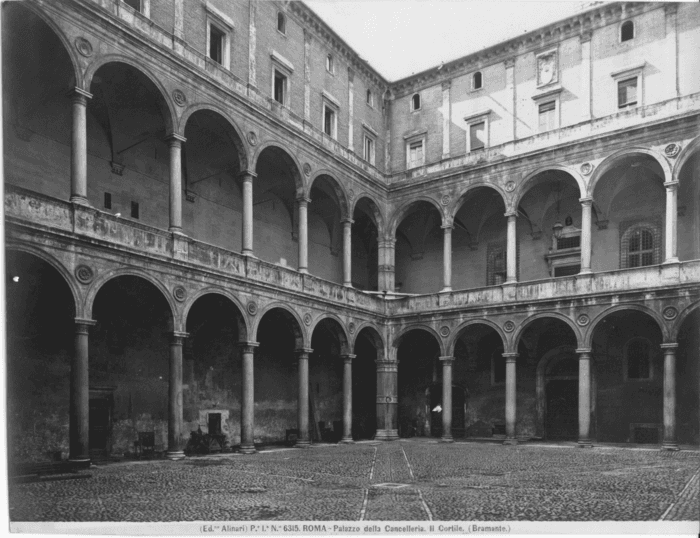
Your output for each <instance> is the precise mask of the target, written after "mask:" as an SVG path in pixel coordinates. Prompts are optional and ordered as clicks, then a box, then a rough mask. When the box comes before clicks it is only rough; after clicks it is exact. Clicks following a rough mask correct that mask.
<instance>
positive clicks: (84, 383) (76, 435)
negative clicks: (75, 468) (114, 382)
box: [68, 318, 96, 467]
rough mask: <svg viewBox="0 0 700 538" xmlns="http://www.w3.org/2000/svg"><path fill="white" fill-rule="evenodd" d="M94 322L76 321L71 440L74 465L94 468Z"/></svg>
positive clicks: (69, 456) (71, 384)
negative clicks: (91, 352)
mask: <svg viewBox="0 0 700 538" xmlns="http://www.w3.org/2000/svg"><path fill="white" fill-rule="evenodd" d="M95 323H96V322H95V321H93V320H91V319H81V318H75V349H74V351H73V360H72V361H71V366H70V411H69V438H70V451H69V454H68V458H69V459H70V461H71V462H73V463H76V464H79V465H84V466H86V467H87V466H88V465H90V382H89V367H88V339H89V338H88V333H89V329H90V327H92V326H93V325H95Z"/></svg>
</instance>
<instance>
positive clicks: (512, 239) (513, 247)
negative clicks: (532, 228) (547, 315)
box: [505, 211, 518, 284]
mask: <svg viewBox="0 0 700 538" xmlns="http://www.w3.org/2000/svg"><path fill="white" fill-rule="evenodd" d="M505 216H506V217H508V235H507V247H506V284H515V283H516V282H517V281H518V250H517V238H516V235H515V234H516V230H515V223H516V220H515V219H516V218H517V216H518V214H517V212H515V211H514V212H509V213H506V215H505Z"/></svg>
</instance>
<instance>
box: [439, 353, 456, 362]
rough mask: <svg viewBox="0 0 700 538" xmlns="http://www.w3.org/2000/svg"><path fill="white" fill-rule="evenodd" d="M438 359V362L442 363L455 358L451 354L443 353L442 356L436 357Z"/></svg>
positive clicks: (452, 360)
mask: <svg viewBox="0 0 700 538" xmlns="http://www.w3.org/2000/svg"><path fill="white" fill-rule="evenodd" d="M438 358H439V359H440V362H442V363H444V364H451V363H453V362H454V360H455V358H454V357H453V356H451V355H445V356H444V357H438Z"/></svg>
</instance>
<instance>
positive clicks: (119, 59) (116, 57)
mask: <svg viewBox="0 0 700 538" xmlns="http://www.w3.org/2000/svg"><path fill="white" fill-rule="evenodd" d="M120 63H121V64H125V65H127V66H129V67H131V68H132V69H135V70H136V71H138V72H139V73H141V74H142V75H143V76H145V77H146V78H147V79H148V80H150V81H151V82H152V83H153V85H154V86H155V87H156V89H157V90H158V92H159V93H160V96H161V97H162V99H163V101H161V102H159V105H162V103H165V108H163V107H162V106H160V109H161V115H162V116H163V121H164V123H165V131H166V134H170V133H175V125H176V122H177V120H176V118H177V114H176V113H175V107H174V106H173V102H172V99H171V97H170V94H169V93H168V91H167V90H166V89H165V86H163V84H162V83H161V81H160V80H159V79H158V78H156V77H155V76H154V75H153V74H152V73H151V72H150V71H149V70H148V69H147V66H145V65H142V64H140V63H138V62H135V61H134V60H133V58H129V57H128V56H124V55H122V54H108V55H106V56H101V57H99V58H97V59H96V60H95V61H94V62H92V63H91V64H90V65H89V66H88V68H87V69H86V70H85V87H86V88H87V90H86V91H89V90H90V85H91V84H92V79H93V77H94V76H95V73H97V71H98V70H99V69H100V68H101V67H104V66H106V65H109V64H120Z"/></svg>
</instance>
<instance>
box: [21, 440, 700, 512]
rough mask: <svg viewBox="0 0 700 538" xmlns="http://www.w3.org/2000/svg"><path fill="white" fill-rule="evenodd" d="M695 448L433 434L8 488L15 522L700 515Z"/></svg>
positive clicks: (108, 471) (123, 467)
mask: <svg viewBox="0 0 700 538" xmlns="http://www.w3.org/2000/svg"><path fill="white" fill-rule="evenodd" d="M699 467H700V462H699V460H698V452H697V451H682V452H670V453H669V452H659V451H658V450H629V449H621V448H594V449H589V450H583V449H577V448H572V447H543V446H537V445H520V446H515V447H512V446H511V447H508V446H502V445H496V444H478V443H462V442H457V443H453V444H442V443H437V442H435V441H432V440H427V439H411V440H402V441H397V442H393V443H356V444H354V445H338V446H333V445H325V446H314V447H312V448H309V449H281V450H270V451H267V452H262V453H259V454H257V455H253V456H244V455H239V454H231V455H220V456H215V457H200V458H188V459H185V460H182V461H178V462H170V461H146V462H124V463H118V464H111V465H104V466H99V467H95V468H93V469H91V471H90V472H91V473H92V478H89V479H85V480H65V481H47V482H37V483H30V484H14V485H11V486H10V490H9V501H10V503H9V504H10V518H11V520H12V521H217V520H222V521H223V520H225V521H238V520H248V521H249V520H284V521H289V520H292V521H295V520H301V521H311V520H325V521H328V520H355V521H356V520H359V519H362V520H365V521H377V520H379V521H392V520H393V521H397V520H400V521H405V520H420V521H427V520H436V521H451V520H466V521H517V520H520V521H610V520H617V521H641V520H643V521H658V520H660V519H665V520H676V521H697V520H698V489H699V483H700V478H699V475H698V472H699Z"/></svg>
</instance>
